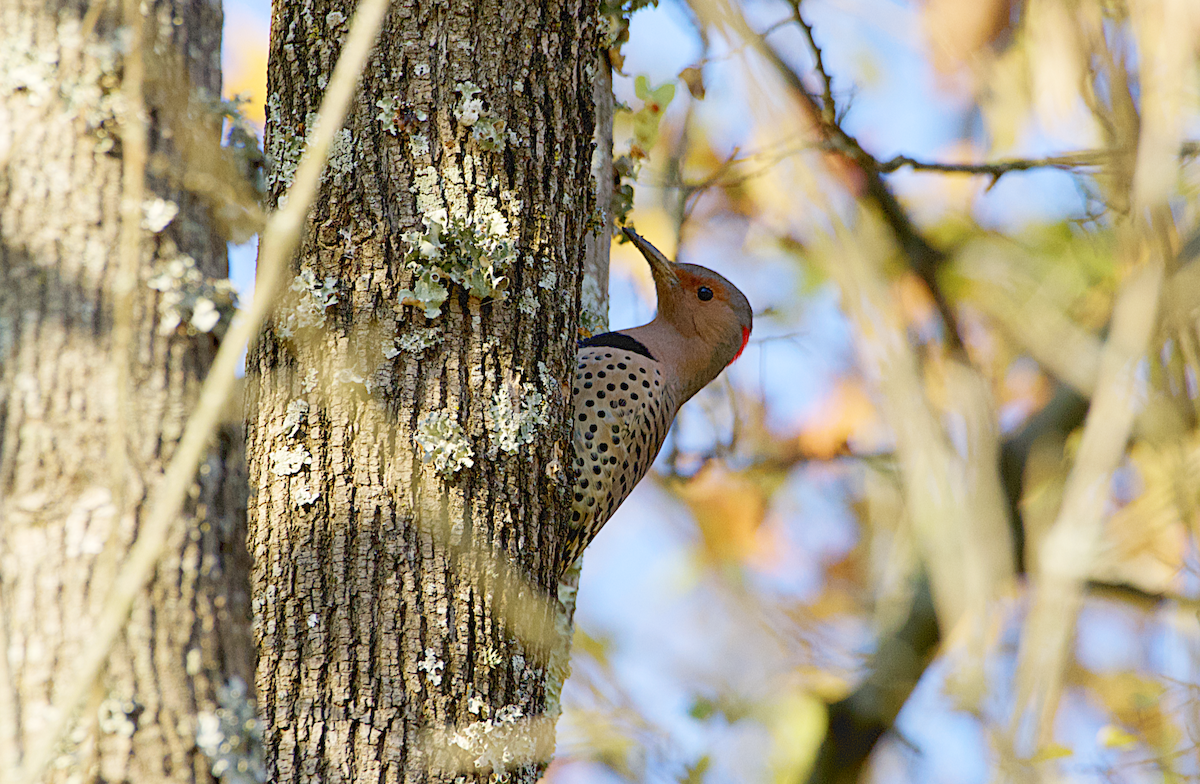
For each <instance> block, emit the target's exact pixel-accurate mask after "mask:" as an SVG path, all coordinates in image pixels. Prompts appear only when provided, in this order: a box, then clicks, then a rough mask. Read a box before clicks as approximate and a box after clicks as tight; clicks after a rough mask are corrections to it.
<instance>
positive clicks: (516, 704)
mask: <svg viewBox="0 0 1200 784" xmlns="http://www.w3.org/2000/svg"><path fill="white" fill-rule="evenodd" d="M352 10H353V9H352V4H350V3H346V2H333V1H332V0H325V1H323V2H322V1H319V0H318V1H315V2H309V3H304V4H301V3H296V2H292V3H287V2H281V3H277V4H276V5H275V9H274V17H273V20H272V39H271V52H270V65H269V68H268V95H269V97H268V120H267V123H268V125H267V152H268V155H269V156H270V157H271V158H272V159H273V161H274V164H275V168H274V170H273V171H272V173H271V175H270V177H269V183H270V187H271V188H272V197H273V198H276V199H277V198H278V197H279V196H280V195H281V193H282V191H283V188H284V187H285V186H286V184H287V181H288V179H289V176H290V168H291V167H292V166H294V163H295V161H296V160H297V158H298V155H299V152H300V150H301V146H302V142H301V141H300V139H301V136H300V135H301V134H302V133H303V132H304V131H305V129H306V128H308V127H310V125H311V123H312V122H313V121H314V119H315V116H314V112H315V111H316V109H317V104H318V101H319V98H320V94H321V89H322V87H323V86H324V84H325V79H326V77H327V76H328V74H329V72H330V69H331V68H332V65H333V63H334V62H335V60H336V57H337V54H338V51H339V48H340V45H341V40H342V37H343V36H344V35H345V32H346V30H347V26H348V21H349V17H350V15H351V14H352ZM594 16H595V9H594V8H593V5H592V3H590V2H586V0H568V1H567V2H548V3H542V2H532V1H529V0H525V1H522V2H516V3H513V2H506V3H498V2H483V3H479V2H475V1H474V0H453V1H452V2H446V3H438V4H434V3H414V2H405V3H400V2H397V3H394V4H393V7H392V10H391V12H390V16H389V19H388V21H387V22H386V23H385V26H384V30H383V32H382V34H381V38H380V41H379V45H378V47H377V49H376V52H375V54H374V55H373V59H372V61H371V62H370V63H369V64H368V68H367V72H366V73H365V74H364V76H363V83H362V89H361V93H360V95H359V97H358V99H357V104H356V106H355V108H354V109H353V110H352V112H351V116H350V117H349V119H348V120H347V123H346V126H345V130H344V131H343V132H342V133H341V134H340V136H339V142H338V144H336V145H335V148H334V149H333V150H332V152H331V155H330V161H329V170H328V172H327V174H326V180H325V183H324V185H323V190H322V195H321V196H320V197H319V199H318V202H317V204H316V206H315V207H314V210H313V212H312V213H311V215H310V218H309V223H308V235H307V239H306V240H305V243H304V244H303V246H302V249H301V251H300V252H299V254H298V256H299V258H298V259H297V262H296V270H297V278H296V282H295V283H294V284H293V290H292V291H291V292H290V295H289V297H288V298H286V301H285V302H284V303H282V304H281V306H280V308H279V310H278V311H277V312H276V314H275V317H274V320H273V323H272V324H271V325H270V326H269V327H268V328H267V329H266V330H265V331H264V333H263V334H262V335H261V337H260V340H259V341H258V343H257V345H256V346H255V348H254V349H253V350H252V352H251V357H250V360H249V361H248V371H249V373H250V374H251V376H252V378H251V379H250V400H249V408H248V439H249V441H248V455H249V468H250V476H251V486H252V488H253V489H254V491H255V492H256V496H255V498H254V499H253V501H252V504H251V508H250V518H251V539H250V541H251V549H252V551H253V553H254V555H255V562H256V572H255V596H256V600H255V606H256V617H257V630H258V643H259V650H260V659H259V671H258V683H259V689H260V691H261V693H262V694H263V696H264V717H265V720H266V744H267V748H268V755H269V760H270V761H269V766H270V769H271V775H272V778H273V780H276V781H279V782H290V781H298V780H306V781H368V780H369V781H373V782H374V781H430V780H452V779H454V778H456V777H457V776H459V775H465V776H466V777H467V778H468V779H473V778H477V777H487V776H489V775H491V774H492V773H493V772H495V773H499V774H501V778H503V779H505V780H513V781H534V780H536V778H537V776H538V774H539V771H540V770H541V769H542V768H543V767H544V764H545V762H546V761H547V760H548V755H549V752H550V748H551V746H552V742H553V735H552V726H547V725H550V722H549V721H547V720H545V719H544V718H543V719H541V720H539V717H543V716H544V709H545V698H546V695H545V687H546V681H547V678H548V672H547V669H548V668H547V663H548V656H549V651H550V649H551V646H552V643H553V641H554V639H555V636H556V632H555V631H554V626H553V609H554V604H553V601H554V600H553V595H554V594H553V589H554V586H555V583H556V580H557V577H558V565H557V550H558V544H557V543H558V534H559V532H560V531H561V530H562V527H563V524H564V522H565V520H564V518H563V510H565V509H567V504H566V496H565V490H566V475H565V474H566V467H567V466H568V465H569V463H568V455H569V451H568V450H569V448H570V446H569V441H568V433H569V425H568V422H567V417H568V416H569V407H570V396H569V394H568V393H569V389H568V388H567V387H566V386H564V385H563V383H562V379H565V378H567V377H568V372H569V368H570V367H571V366H572V363H573V361H574V355H575V338H576V325H577V323H578V318H579V309H580V275H581V273H580V269H581V266H582V264H583V257H584V240H585V236H586V235H587V233H588V231H589V229H590V228H594V224H595V223H596V221H595V220H594V219H593V220H589V218H590V216H592V214H593V212H594V208H595V197H594V187H595V186H594V183H593V181H592V177H591V175H590V166H591V161H592V123H593V120H592V112H593V105H592V85H593V69H594V67H595V66H594V63H595V57H594V53H595V51H596V40H595V19H594ZM476 90H477V92H475V91H476ZM439 211H444V212H440V213H439ZM434 224H436V225H437V226H439V227H441V228H442V231H441V233H440V236H439V235H438V232H437V230H436V229H434V228H431V226H433V225H434ZM507 243H511V248H510V247H509V245H508V244H507ZM439 246H440V247H439ZM421 247H424V249H425V251H426V254H425V255H420V254H418V253H417V252H416V250H415V249H417V248H421ZM435 269H436V270H438V272H437V279H436V280H435V279H434V278H433V276H432V272H433V271H434V270H435ZM485 273H492V274H485ZM468 275H473V276H474V277H473V278H472V279H471V280H472V281H473V286H474V291H475V295H472V294H471V293H470V292H469V291H468V289H467V288H466V287H464V286H463V285H460V283H455V282H452V281H451V277H454V276H457V277H459V280H460V282H461V281H464V280H467V276H468ZM500 277H503V278H504V280H503V282H498V281H497V278H500ZM422 281H423V282H422ZM437 285H446V286H447V287H448V298H447V299H446V300H445V301H444V302H443V303H441V304H440V307H439V305H438V303H437V302H436V299H437V298H436V297H433V296H432V295H431V294H430V291H431V290H432V289H436V286H437ZM480 294H482V295H483V296H478V295H480ZM418 300H423V301H424V304H418V305H414V304H412V303H415V302H418ZM405 303H409V304H405ZM427 314H428V315H427ZM431 415H433V417H434V418H432V419H431V418H430V416H431ZM418 439H421V441H423V442H424V444H425V445H426V446H425V447H422V446H421V445H419V444H418Z"/></svg>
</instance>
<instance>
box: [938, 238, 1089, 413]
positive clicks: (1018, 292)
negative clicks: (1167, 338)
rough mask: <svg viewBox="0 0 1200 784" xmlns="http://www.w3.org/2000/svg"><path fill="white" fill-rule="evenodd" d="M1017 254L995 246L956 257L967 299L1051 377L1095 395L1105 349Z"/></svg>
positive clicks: (980, 246) (983, 246)
mask: <svg viewBox="0 0 1200 784" xmlns="http://www.w3.org/2000/svg"><path fill="white" fill-rule="evenodd" d="M1018 255H1019V251H1018V250H1016V249H1015V247H1013V248H1012V249H1009V248H1008V247H1001V246H997V245H996V244H994V243H986V244H976V245H973V246H969V247H968V248H966V249H964V250H963V252H961V253H959V254H958V257H957V259H956V262H955V270H956V272H957V273H958V274H959V275H961V276H962V277H963V278H964V279H965V280H966V281H967V282H968V283H969V284H970V285H969V286H968V287H967V288H968V290H967V293H966V298H967V299H969V301H971V302H972V303H973V304H974V305H975V307H977V308H979V309H980V310H982V311H983V312H984V313H986V314H987V315H989V316H991V317H992V318H993V319H995V320H996V321H997V322H998V323H999V324H1000V326H1001V327H1002V328H1003V329H1004V331H1005V332H1007V333H1008V334H1009V335H1011V336H1012V337H1013V338H1014V339H1015V340H1016V341H1017V342H1018V343H1020V344H1021V346H1022V347H1024V349H1025V350H1026V351H1028V352H1029V354H1030V355H1031V356H1032V357H1033V358H1034V359H1035V360H1037V362H1038V363H1039V364H1041V365H1042V367H1044V368H1046V370H1048V371H1049V372H1050V373H1051V374H1052V375H1053V376H1055V377H1056V378H1057V379H1059V380H1060V381H1062V382H1064V383H1066V384H1067V385H1068V386H1070V387H1071V388H1072V389H1074V390H1075V391H1076V392H1078V393H1080V394H1081V395H1084V396H1085V397H1091V395H1092V392H1093V390H1094V389H1095V386H1096V378H1097V376H1098V375H1099V373H1100V356H1101V353H1102V351H1103V345H1102V343H1101V341H1100V339H1099V338H1097V337H1096V336H1095V335H1093V334H1092V333H1090V332H1088V331H1087V330H1085V329H1083V328H1082V327H1080V326H1078V325H1077V324H1076V323H1075V322H1073V321H1072V320H1071V319H1070V318H1069V317H1068V316H1067V315H1066V314H1065V313H1063V312H1062V311H1061V309H1060V308H1059V305H1058V303H1056V302H1054V301H1053V299H1052V298H1051V297H1050V296H1049V295H1048V294H1047V293H1046V292H1045V290H1044V289H1045V286H1044V283H1043V282H1042V281H1039V280H1037V279H1035V278H1034V276H1032V275H1030V274H1029V273H1028V272H1026V271H1025V267H1024V266H1023V265H1022V264H1021V263H1020V262H1019V259H1018V258H1017V256H1018Z"/></svg>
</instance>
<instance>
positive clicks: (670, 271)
mask: <svg viewBox="0 0 1200 784" xmlns="http://www.w3.org/2000/svg"><path fill="white" fill-rule="evenodd" d="M621 231H623V232H625V236H626V237H628V238H629V241H630V242H632V243H633V244H634V246H635V247H636V248H637V249H638V250H640V251H641V252H642V255H643V256H645V257H646V261H647V262H648V263H649V264H650V274H651V275H653V276H654V279H655V280H656V281H659V282H662V283H665V284H667V285H669V286H678V285H679V276H678V275H676V274H675V262H673V261H671V260H670V259H668V258H667V257H666V256H664V255H663V253H662V251H660V250H659V249H658V248H656V247H654V246H653V245H651V244H650V243H649V242H646V240H644V239H643V238H642V236H641V235H640V234H638V233H637V232H636V231H634V230H633V229H631V228H629V227H628V226H622V227H621Z"/></svg>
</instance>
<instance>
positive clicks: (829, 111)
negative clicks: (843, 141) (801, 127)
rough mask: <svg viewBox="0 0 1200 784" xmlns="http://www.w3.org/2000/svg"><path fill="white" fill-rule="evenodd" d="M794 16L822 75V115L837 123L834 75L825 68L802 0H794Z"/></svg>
mask: <svg viewBox="0 0 1200 784" xmlns="http://www.w3.org/2000/svg"><path fill="white" fill-rule="evenodd" d="M791 5H792V18H793V19H794V20H795V21H796V24H798V25H800V29H801V30H803V31H804V38H805V40H806V41H808V48H809V51H811V52H812V56H813V69H814V70H816V72H817V73H818V74H820V75H821V87H822V100H823V101H824V105H823V106H822V107H821V117H822V118H824V120H825V122H827V123H829V124H830V125H835V124H837V117H838V115H837V104H836V103H834V100H833V77H831V76H830V75H829V72H828V71H826V70H825V61H824V60H823V59H822V57H821V47H819V46H817V41H816V39H815V38H813V29H812V25H810V24H809V23H808V22H806V21H804V17H803V16H801V15H800V0H792V2H791Z"/></svg>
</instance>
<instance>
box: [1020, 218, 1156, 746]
mask: <svg viewBox="0 0 1200 784" xmlns="http://www.w3.org/2000/svg"><path fill="white" fill-rule="evenodd" d="M1146 240H1147V241H1146V243H1145V244H1146V245H1147V246H1149V247H1148V248H1140V249H1134V248H1131V249H1130V252H1131V253H1145V252H1146V251H1147V250H1148V251H1149V253H1148V254H1147V255H1148V256H1149V258H1148V260H1147V262H1146V263H1144V264H1142V265H1141V266H1139V267H1137V268H1136V269H1135V270H1134V271H1132V272H1131V273H1130V274H1129V276H1128V277H1127V278H1126V280H1125V282H1124V283H1123V284H1122V286H1121V288H1120V290H1119V291H1118V294H1117V300H1116V305H1115V307H1114V311H1113V318H1112V329H1111V332H1110V335H1109V339H1108V341H1107V342H1106V344H1105V346H1104V351H1103V354H1102V356H1101V361H1100V373H1099V376H1098V377H1097V380H1096V391H1095V393H1094V394H1093V396H1092V405H1091V408H1090V410H1089V411H1088V414H1087V419H1086V421H1085V423H1084V430H1083V438H1082V440H1081V442H1080V445H1079V451H1078V455H1077V457H1076V459H1075V464H1074V466H1073V467H1072V469H1071V473H1070V475H1069V477H1068V479H1067V485H1066V488H1065V489H1064V494H1063V501H1062V506H1061V508H1060V509H1059V512H1058V516H1057V519H1056V520H1055V522H1054V525H1053V526H1052V528H1051V529H1050V531H1049V533H1048V534H1047V535H1046V537H1045V539H1044V541H1043V542H1042V544H1041V545H1040V548H1039V558H1038V564H1037V583H1036V586H1035V588H1034V596H1033V603H1032V608H1031V610H1030V612H1029V616H1028V618H1027V619H1026V622H1025V628H1024V633H1023V635H1022V638H1021V647H1020V651H1019V653H1018V663H1017V681H1016V688H1017V699H1016V708H1015V710H1014V711H1013V721H1012V727H1011V733H1012V737H1013V742H1014V745H1015V746H1016V748H1017V750H1018V753H1022V752H1023V751H1031V749H1032V748H1033V747H1035V746H1036V744H1038V743H1039V742H1041V741H1042V740H1045V739H1048V737H1049V732H1050V728H1051V725H1052V719H1053V716H1054V712H1055V709H1056V707H1057V703H1058V695H1059V694H1060V692H1061V689H1062V683H1063V675H1064V672H1065V668H1066V665H1067V658H1068V656H1069V655H1070V643H1071V640H1072V638H1073V635H1074V629H1075V619H1076V618H1077V615H1078V610H1079V608H1080V606H1081V604H1082V596H1083V590H1084V584H1085V582H1086V580H1087V578H1088V576H1089V570H1090V568H1091V565H1092V562H1093V560H1094V557H1095V553H1096V549H1097V545H1098V542H1099V540H1100V537H1101V535H1102V532H1103V527H1104V520H1105V514H1104V507H1105V504H1106V503H1107V502H1108V498H1109V492H1108V487H1109V478H1110V477H1111V475H1112V472H1113V470H1115V468H1116V467H1117V464H1118V463H1119V461H1120V460H1121V457H1122V456H1123V455H1124V453H1125V443H1126V441H1127V440H1128V438H1129V435H1130V432H1131V430H1132V427H1133V421H1134V418H1135V416H1136V415H1137V412H1138V410H1139V409H1140V408H1141V402H1140V398H1141V397H1142V396H1143V393H1141V392H1140V391H1139V378H1138V365H1139V362H1140V361H1141V360H1142V357H1143V356H1144V354H1145V351H1146V346H1147V344H1148V343H1149V340H1150V336H1151V333H1152V332H1153V329H1154V325H1155V320H1156V319H1155V316H1156V313H1157V311H1158V300H1159V293H1160V289H1161V287H1162V279H1163V266H1164V264H1163V261H1164V257H1165V255H1166V254H1165V253H1164V252H1163V249H1164V242H1165V240H1164V239H1163V238H1160V237H1147V238H1146ZM1027 718H1028V719H1029V720H1030V721H1032V722H1033V727H1032V728H1033V729H1034V735H1033V744H1032V745H1031V744H1028V743H1022V742H1021V738H1022V737H1023V733H1022V730H1023V729H1025V728H1027V727H1028V725H1027V724H1026V719H1027ZM1022 756H1026V755H1025V754H1022Z"/></svg>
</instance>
